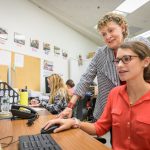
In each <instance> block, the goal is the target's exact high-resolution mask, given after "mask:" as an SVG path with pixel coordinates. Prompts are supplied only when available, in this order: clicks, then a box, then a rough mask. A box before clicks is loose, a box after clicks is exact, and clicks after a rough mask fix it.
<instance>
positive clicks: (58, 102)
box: [31, 74, 68, 114]
mask: <svg viewBox="0 0 150 150" xmlns="http://www.w3.org/2000/svg"><path fill="white" fill-rule="evenodd" d="M47 81H48V84H49V88H50V98H49V101H48V100H44V99H42V100H36V99H32V100H31V106H33V107H34V106H43V107H45V108H46V109H47V110H48V111H50V112H51V113H52V114H59V113H60V112H61V111H62V110H64V109H65V107H66V106H67V102H68V94H67V89H66V87H65V84H64V81H63V79H62V78H61V77H60V76H59V75H58V74H52V75H51V76H49V77H48V78H47Z"/></svg>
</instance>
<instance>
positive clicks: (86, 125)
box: [80, 122, 96, 135]
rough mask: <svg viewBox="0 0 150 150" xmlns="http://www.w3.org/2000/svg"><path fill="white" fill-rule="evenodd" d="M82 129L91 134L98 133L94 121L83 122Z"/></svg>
mask: <svg viewBox="0 0 150 150" xmlns="http://www.w3.org/2000/svg"><path fill="white" fill-rule="evenodd" d="M80 129H82V130H83V131H85V132H86V133H88V134H90V135H96V130H95V126H94V124H93V123H89V122H81V123H80Z"/></svg>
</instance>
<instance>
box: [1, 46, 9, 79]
mask: <svg viewBox="0 0 150 150" xmlns="http://www.w3.org/2000/svg"><path fill="white" fill-rule="evenodd" d="M4 52H5V54H4ZM4 57H6V58H4ZM10 63H11V52H9V51H5V50H3V49H0V80H1V81H3V82H8V81H7V79H8V68H9V65H10Z"/></svg>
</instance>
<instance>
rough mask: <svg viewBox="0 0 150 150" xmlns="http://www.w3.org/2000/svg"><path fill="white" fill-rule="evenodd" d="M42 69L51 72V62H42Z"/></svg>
mask: <svg viewBox="0 0 150 150" xmlns="http://www.w3.org/2000/svg"><path fill="white" fill-rule="evenodd" d="M43 69H44V70H47V71H53V62H52V61H48V60H44V66H43Z"/></svg>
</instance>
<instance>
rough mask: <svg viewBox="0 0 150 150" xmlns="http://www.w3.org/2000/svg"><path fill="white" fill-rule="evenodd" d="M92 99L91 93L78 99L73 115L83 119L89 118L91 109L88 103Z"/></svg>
mask: <svg viewBox="0 0 150 150" xmlns="http://www.w3.org/2000/svg"><path fill="white" fill-rule="evenodd" d="M90 100H91V95H90V94H86V95H85V97H84V98H83V99H80V100H78V101H77V104H76V107H75V110H74V114H73V116H74V117H76V118H78V119H80V120H81V121H83V120H87V118H88V111H89V108H88V105H87V103H88V102H90Z"/></svg>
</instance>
